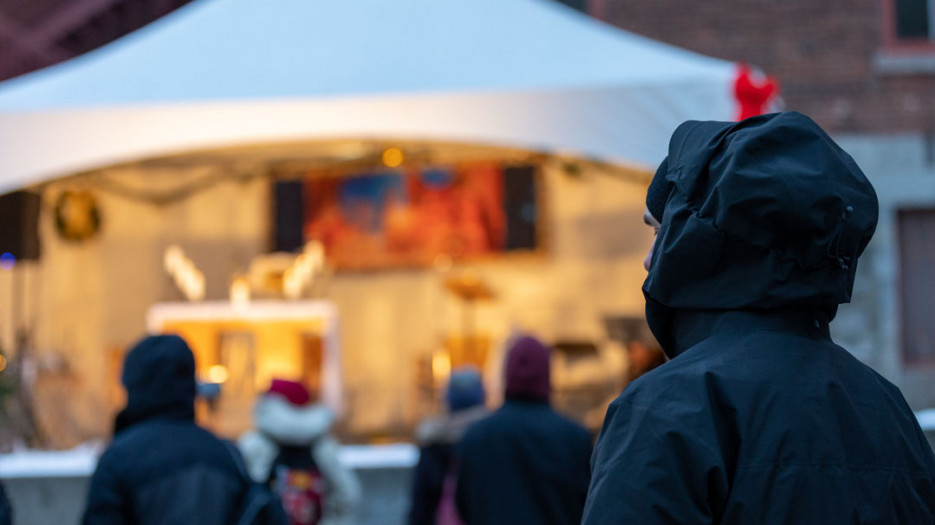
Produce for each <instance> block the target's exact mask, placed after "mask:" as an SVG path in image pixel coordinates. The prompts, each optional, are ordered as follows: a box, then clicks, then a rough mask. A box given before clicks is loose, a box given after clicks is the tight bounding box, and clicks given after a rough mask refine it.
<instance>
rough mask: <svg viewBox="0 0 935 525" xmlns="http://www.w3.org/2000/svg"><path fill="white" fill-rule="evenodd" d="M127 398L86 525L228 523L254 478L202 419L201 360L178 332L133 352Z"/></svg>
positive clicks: (127, 366) (97, 474)
mask: <svg viewBox="0 0 935 525" xmlns="http://www.w3.org/2000/svg"><path fill="white" fill-rule="evenodd" d="M121 380H122V382H123V385H124V386H125V387H126V389H127V406H126V408H124V409H123V411H122V412H120V414H119V415H118V416H117V420H116V424H115V428H114V438H113V441H112V442H111V444H110V446H109V447H107V450H106V451H105V452H104V454H103V455H102V456H101V458H100V461H99V462H98V465H97V468H96V470H95V471H94V475H93V476H92V478H91V485H90V491H89V494H88V502H87V507H86V509H85V512H84V519H83V523H84V524H85V525H118V524H120V525H126V524H134V525H148V524H153V525H155V524H168V523H172V524H174V525H184V524H189V523H190V524H192V525H195V524H197V525H212V524H216V525H226V524H230V523H234V522H236V518H237V516H236V509H237V508H238V506H239V504H240V500H241V497H242V496H243V495H244V494H245V492H246V490H247V486H248V482H247V480H246V477H245V475H242V474H241V471H240V470H239V469H238V466H237V463H235V457H234V455H233V454H234V453H236V449H235V448H233V445H230V446H228V445H225V444H224V443H223V442H221V441H220V440H219V439H218V438H216V437H214V436H213V435H212V434H211V433H209V432H208V431H207V430H204V429H202V428H200V427H199V426H198V425H196V424H195V420H194V419H195V409H194V402H195V360H194V357H193V356H192V352H191V350H190V349H189V348H188V345H187V344H186V343H185V341H184V340H182V339H181V338H180V337H178V336H174V335H158V336H151V337H146V338H144V339H143V340H142V341H140V342H139V343H138V344H137V345H136V346H135V347H134V348H133V349H132V350H131V351H130V352H129V354H127V357H126V360H125V362H124V367H123V374H122V377H121Z"/></svg>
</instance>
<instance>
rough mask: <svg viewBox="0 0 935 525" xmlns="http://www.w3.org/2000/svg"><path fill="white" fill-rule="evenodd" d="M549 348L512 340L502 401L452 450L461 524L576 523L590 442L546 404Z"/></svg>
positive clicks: (582, 431) (584, 433)
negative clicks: (497, 407)
mask: <svg viewBox="0 0 935 525" xmlns="http://www.w3.org/2000/svg"><path fill="white" fill-rule="evenodd" d="M550 354H551V350H550V349H549V348H548V347H546V346H545V345H544V344H542V343H541V342H539V341H538V340H537V339H535V338H533V337H529V336H523V337H519V338H517V339H516V340H515V341H514V342H513V344H512V345H511V347H510V350H509V352H508V353H507V358H506V370H505V380H506V388H505V399H506V400H505V402H504V404H503V406H502V407H501V408H500V409H499V410H497V411H496V412H494V413H493V414H491V415H490V416H488V417H486V418H484V419H482V420H480V421H479V422H477V423H476V424H474V425H473V426H471V428H469V429H468V431H467V433H466V434H465V435H464V438H462V440H461V443H460V444H459V445H458V447H457V453H456V458H457V461H458V462H459V465H458V480H457V488H456V502H457V509H458V513H459V514H460V516H461V519H462V520H463V521H464V523H466V524H468V525H473V524H496V523H504V524H514V523H523V524H529V525H537V524H569V525H571V524H577V523H578V522H579V521H581V514H582V512H583V510H584V502H585V497H586V495H587V491H588V482H589V479H590V474H589V472H590V458H591V437H590V435H589V434H588V432H587V430H585V429H584V428H583V427H581V426H580V425H578V424H576V423H573V422H572V421H570V420H568V419H566V418H564V417H562V416H560V415H558V414H557V413H556V412H555V411H553V410H552V408H551V407H550V406H549V395H550V392H551V384H550V375H549V357H550Z"/></svg>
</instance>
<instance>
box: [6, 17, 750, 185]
mask: <svg viewBox="0 0 935 525" xmlns="http://www.w3.org/2000/svg"><path fill="white" fill-rule="evenodd" d="M734 75H735V69H734V66H733V64H731V63H729V62H724V61H721V60H716V59H713V58H708V57H704V56H700V55H697V54H694V53H690V52H688V51H684V50H681V49H677V48H674V47H671V46H668V45H665V44H661V43H658V42H655V41H652V40H649V39H646V38H643V37H639V36H636V35H632V34H629V33H626V32H624V31H620V30H618V29H615V28H612V27H610V26H607V25H604V24H602V23H600V22H598V21H595V20H592V19H590V18H588V17H587V16H584V15H581V14H579V13H576V12H574V11H572V10H570V9H568V8H566V7H564V6H562V5H560V4H557V3H555V2H551V1H548V0H449V1H445V2H437V1H435V2H433V1H430V0H394V1H387V0H354V1H347V2H336V1H330V2H329V1H324V0H199V1H196V2H193V3H192V4H189V5H188V6H186V7H184V8H181V9H179V10H177V11H175V12H174V13H172V14H171V15H169V16H167V17H165V18H163V19H161V20H159V21H157V22H155V23H153V24H151V25H150V26H147V27H146V28H144V29H142V30H140V31H137V32H136V33H133V34H131V35H129V36H127V37H125V38H123V39H120V40H118V41H117V42H114V43H112V44H110V45H108V46H105V47H104V48H101V49H99V50H97V51H94V52H91V53H88V54H87V55H84V56H82V57H79V58H77V59H74V60H71V61H69V62H67V63H64V64H61V65H58V66H54V67H51V68H48V69H45V70H43V71H39V72H36V73H33V74H31V75H26V76H24V77H21V78H17V79H13V80H10V81H7V82H5V83H3V84H0V144H2V145H3V146H2V148H3V154H2V155H0V192H3V191H10V190H13V189H16V188H19V187H23V186H26V185H29V184H32V183H36V182H40V181H43V180H47V179H50V178H54V177H59V176H64V175H69V174H72V173H75V172H78V171H83V170H88V169H93V168H98V167H102V166H106V165H109V164H113V163H117V162H126V161H132V160H136V159H140V158H143V157H152V156H158V155H164V154H171V153H178V152H182V151H193V150H198V149H204V148H214V147H224V146H236V145H245V144H263V143H273V142H282V141H290V142H295V141H306V140H319V139H335V138H387V137H390V138H401V139H410V140H439V141H454V142H475V143H480V144H490V145H503V146H509V147H518V148H528V149H533V150H540V151H546V152H555V153H563V154H575V155H581V156H586V157H591V158H597V159H601V160H605V161H610V162H618V163H624V164H635V165H644V166H651V165H653V164H655V163H656V162H658V161H659V159H661V158H662V156H663V155H664V154H665V148H666V142H667V139H668V136H669V134H670V133H671V132H672V130H673V129H674V128H675V126H677V125H678V124H679V123H680V122H682V121H684V120H686V119H717V120H727V119H730V118H732V116H733V112H734V102H733V99H732V92H731V85H732V81H733V78H734Z"/></svg>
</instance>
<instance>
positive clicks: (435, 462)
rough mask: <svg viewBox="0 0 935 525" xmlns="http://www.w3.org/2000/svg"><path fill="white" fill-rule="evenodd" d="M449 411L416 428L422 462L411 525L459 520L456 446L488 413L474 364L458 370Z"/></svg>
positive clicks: (450, 385)
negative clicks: (455, 502)
mask: <svg viewBox="0 0 935 525" xmlns="http://www.w3.org/2000/svg"><path fill="white" fill-rule="evenodd" d="M445 402H446V404H447V406H448V412H447V413H446V414H444V415H442V416H439V417H437V418H433V419H429V420H426V421H424V422H423V423H422V424H421V425H419V428H418V429H417V431H416V441H417V442H418V444H419V462H418V463H417V464H416V467H415V471H414V472H413V478H412V503H411V507H410V511H409V524H410V525H436V524H437V525H455V524H458V523H460V520H459V519H458V517H457V514H456V511H455V504H454V490H455V480H456V467H457V465H456V462H455V461H454V449H455V446H456V445H457V444H458V442H459V441H460V440H461V437H462V436H463V435H464V433H465V431H467V429H468V427H469V426H471V425H472V424H474V423H476V422H477V421H479V420H480V419H482V418H483V417H485V416H487V415H488V413H489V412H488V410H487V408H486V407H484V385H483V381H482V379H481V375H480V372H479V371H478V370H477V369H476V368H473V367H465V368H461V369H458V370H455V371H454V372H453V373H452V374H451V378H450V379H449V380H448V389H447V391H446V393H445Z"/></svg>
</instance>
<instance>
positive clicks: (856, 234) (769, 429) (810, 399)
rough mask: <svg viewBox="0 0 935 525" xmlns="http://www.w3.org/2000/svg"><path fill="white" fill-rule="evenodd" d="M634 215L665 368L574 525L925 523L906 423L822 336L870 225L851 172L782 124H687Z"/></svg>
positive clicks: (619, 408)
mask: <svg viewBox="0 0 935 525" xmlns="http://www.w3.org/2000/svg"><path fill="white" fill-rule="evenodd" d="M647 208H648V209H647V213H646V215H645V220H646V222H647V223H649V224H650V225H652V226H653V227H654V228H656V230H657V237H656V240H655V243H654V245H653V248H652V249H651V250H650V254H649V255H648V256H647V259H646V262H645V264H644V265H645V266H646V267H647V270H648V276H647V278H646V281H645V283H644V285H643V292H644V295H645V298H646V317H647V321H648V322H649V324H650V327H651V329H652V330H653V333H654V335H655V336H656V338H657V339H658V340H659V342H660V343H661V345H662V347H663V349H664V350H665V352H666V354H667V355H668V356H669V357H670V359H671V360H670V361H669V362H668V363H666V364H665V365H663V366H661V367H660V368H657V369H656V370H653V371H652V372H650V373H648V374H646V375H645V376H643V377H641V378H639V379H637V380H636V381H634V382H633V383H632V384H631V385H630V386H629V387H628V388H627V389H626V390H625V391H624V392H623V393H622V394H621V395H620V396H619V397H618V398H617V399H616V400H615V401H614V402H613V403H612V404H611V406H610V408H609V410H608V412H607V416H606V419H605V421H604V426H603V429H602V430H601V433H600V436H599V438H598V442H597V444H596V446H595V451H594V454H593V456H592V476H591V484H590V488H589V493H588V500H587V504H586V508H585V513H584V518H583V521H582V523H583V524H585V525H597V524H618V523H641V524H656V523H679V524H682V525H690V524H708V523H718V524H749V523H756V524H774V523H775V524H778V523H796V524H830V523H834V524H838V523H855V524H856V523H861V524H897V523H900V524H910V523H912V524H923V523H926V524H932V523H935V457H933V454H932V450H931V448H930V447H929V445H928V444H927V443H926V441H925V438H924V436H923V434H922V432H921V430H920V429H919V425H918V422H917V421H916V420H915V418H914V416H913V413H912V411H911V410H910V409H909V407H908V405H907V404H906V402H905V400H904V399H903V396H902V395H901V393H900V392H899V390H898V389H897V388H896V387H895V386H893V385H892V384H890V383H889V382H888V381H886V380H885V379H883V378H882V377H881V376H880V375H878V374H877V373H876V372H874V371H873V370H871V369H870V368H869V367H867V366H865V365H863V364H862V363H860V362H859V361H858V360H857V359H855V358H854V357H853V356H851V355H850V354H849V353H848V352H847V351H846V350H844V349H843V348H841V347H840V346H837V345H836V344H835V343H834V342H833V341H832V340H831V338H830V336H829V328H828V323H829V322H830V321H831V320H832V319H833V318H834V316H835V313H836V311H837V307H838V305H839V304H841V303H845V302H848V301H849V300H850V296H851V289H852V286H853V282H854V276H855V270H856V266H857V257H858V256H859V255H860V254H861V253H862V252H863V250H864V248H865V247H866V246H867V243H868V242H869V241H870V237H871V235H872V234H873V231H874V228H875V226H876V222H877V214H878V205H877V199H876V194H875V192H874V190H873V188H872V186H871V185H870V183H869V181H868V180H867V179H866V177H865V176H864V174H863V173H862V172H861V170H860V169H859V168H858V166H857V165H856V163H855V162H854V161H853V159H851V157H850V156H849V155H848V154H847V153H845V152H844V151H843V150H841V148H840V147H838V145H837V144H835V143H834V142H833V141H832V140H831V138H829V137H828V136H827V135H826V134H825V133H824V132H823V131H822V130H821V129H820V128H819V127H818V126H817V124H815V123H814V122H813V121H812V120H811V119H809V118H808V117H806V116H804V115H801V114H799V113H794V112H788V113H779V114H771V115H764V116H760V117H754V118H750V119H747V120H744V121H741V122H739V123H732V122H696V121H690V122H686V123H684V124H682V125H681V126H680V127H679V128H678V129H677V130H676V131H675V133H674V134H673V136H672V139H671V142H670V145H669V155H668V157H667V159H666V160H665V161H663V163H662V165H661V166H660V168H659V170H658V171H657V173H656V176H655V177H654V178H653V181H652V183H651V184H650V188H649V191H648V194H647Z"/></svg>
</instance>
